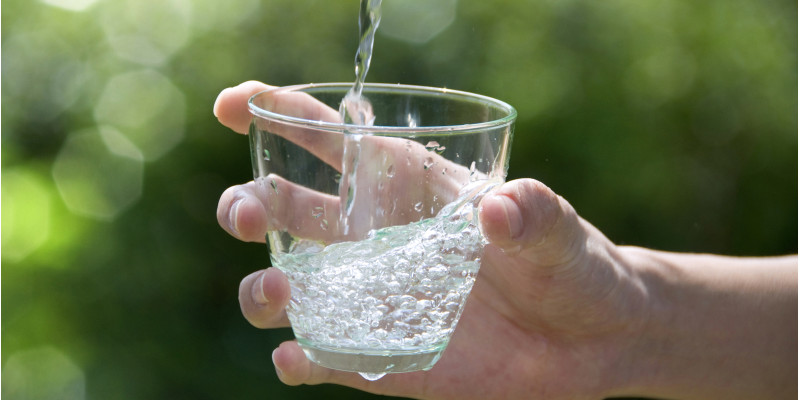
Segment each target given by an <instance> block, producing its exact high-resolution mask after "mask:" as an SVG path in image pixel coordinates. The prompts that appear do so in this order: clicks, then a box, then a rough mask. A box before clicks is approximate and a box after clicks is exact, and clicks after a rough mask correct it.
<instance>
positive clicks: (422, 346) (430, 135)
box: [249, 83, 516, 379]
mask: <svg viewBox="0 0 800 400" xmlns="http://www.w3.org/2000/svg"><path fill="white" fill-rule="evenodd" d="M350 87H351V84H348V83H327V84H308V85H298V86H288V87H281V88H274V89H271V90H268V91H264V92H261V93H258V94H256V95H255V96H253V97H252V98H251V99H250V101H249V107H250V111H251V113H252V114H253V116H254V118H253V120H252V124H251V126H250V133H249V136H250V146H251V158H252V164H253V174H254V178H255V182H256V184H257V185H256V186H257V188H258V189H257V190H258V193H259V196H262V197H263V199H264V204H265V207H266V208H267V214H268V216H269V218H268V219H269V220H268V226H269V227H268V233H267V237H266V239H267V242H268V244H269V249H270V259H271V262H272V266H274V267H276V268H279V269H280V270H281V271H283V272H284V273H285V274H286V276H287V277H288V279H289V282H290V284H291V289H292V297H291V301H290V303H289V305H288V307H287V314H288V316H289V320H290V321H291V324H292V329H293V330H294V334H295V337H296V338H297V341H298V343H299V345H300V346H301V348H302V349H303V351H304V352H305V353H306V356H307V357H308V358H309V359H310V360H311V361H313V362H315V363H317V364H319V365H322V366H325V367H328V368H334V369H339V370H345V371H354V372H359V373H361V374H362V375H363V376H364V377H365V378H367V379H377V378H378V377H380V376H383V374H385V373H395V372H409V371H416V370H428V369H430V368H431V367H433V365H434V363H436V361H437V360H438V359H439V358H440V357H441V355H442V352H443V351H444V350H445V348H446V346H447V344H448V341H449V339H450V337H451V334H452V333H453V330H454V329H455V327H456V323H457V322H458V319H459V317H460V315H461V312H462V310H463V308H464V304H465V302H466V299H467V296H468V294H469V292H470V290H471V288H472V285H473V283H474V282H475V277H476V275H477V273H478V269H479V267H480V263H481V257H482V255H483V248H484V246H485V244H486V240H485V238H484V237H483V235H482V234H481V232H480V228H479V223H478V218H477V216H478V205H479V202H480V200H481V198H482V197H483V196H484V195H485V194H486V193H487V192H489V191H491V190H492V189H493V188H494V187H496V186H497V185H499V184H501V183H502V182H503V181H504V180H505V176H506V171H507V169H508V161H509V152H510V145H511V137H512V132H513V124H514V120H515V118H516V111H515V110H514V108H513V107H511V106H510V105H508V104H506V103H504V102H502V101H499V100H495V99H492V98H489V97H485V96H481V95H477V94H472V93H466V92H461V91H456V90H450V89H440V88H430V87H421V86H410V85H399V84H398V85H391V84H366V85H365V86H364V88H363V92H362V96H363V98H365V99H367V100H368V103H363V104H362V105H367V107H366V108H365V110H361V111H365V112H366V113H367V114H368V116H369V117H370V122H371V125H352V124H344V123H342V122H341V121H342V118H341V117H340V113H339V111H338V109H339V106H340V103H341V102H342V99H343V98H344V97H345V94H346V93H347V92H348V90H349V89H350ZM370 108H371V110H370ZM372 116H374V118H372Z"/></svg>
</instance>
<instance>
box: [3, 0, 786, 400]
mask: <svg viewBox="0 0 800 400" xmlns="http://www.w3.org/2000/svg"><path fill="white" fill-rule="evenodd" d="M389 1H399V0H386V3H388V2H389ZM46 3H69V2H66V1H63V2H59V1H55V0H54V1H47V2H45V1H38V2H37V1H30V0H6V1H4V2H3V5H2V185H3V189H2V203H3V204H2V207H3V208H2V212H3V214H2V217H3V219H2V221H3V226H2V245H3V247H2V256H3V259H2V349H3V352H2V362H3V368H4V369H3V394H4V395H8V396H9V397H8V398H10V399H13V398H18V397H15V395H14V393H7V390H12V389H13V388H15V387H16V386H14V385H17V386H19V385H22V383H20V382H23V383H24V382H27V381H24V380H21V381H20V380H16V381H15V380H14V379H13V377H11V378H9V377H8V376H7V373H9V371H8V368H7V367H8V366H9V365H11V366H12V367H13V368H14V371H16V372H15V373H18V374H19V373H21V372H19V371H22V372H25V371H27V373H29V374H30V375H31V376H35V377H36V378H35V380H34V381H30V382H28V383H30V384H33V385H36V387H38V389H37V390H38V391H37V392H36V393H39V395H31V396H30V397H27V398H48V397H47V396H46V393H48V390H54V391H56V392H57V391H58V390H60V389H59V388H61V387H63V386H64V385H67V384H74V383H75V382H77V383H78V384H80V383H84V384H85V389H84V390H85V394H86V398H88V399H106V398H113V399H184V398H186V399H230V398H236V399H256V398H270V399H279V398H298V399H299V398H308V399H317V398H351V399H357V398H364V399H366V398H374V396H371V395H367V394H363V393H359V392H356V391H354V390H350V389H347V388H341V387H337V386H332V385H321V386H315V387H309V386H305V387H296V388H293V387H286V386H283V385H282V384H280V383H279V381H278V380H277V378H276V377H275V374H274V370H273V367H272V363H271V360H270V353H271V351H272V349H273V348H275V347H276V346H277V345H278V344H279V343H280V342H281V341H284V340H288V339H290V338H291V332H290V331H289V330H286V329H283V330H274V331H259V330H257V329H255V328H253V327H251V326H249V325H248V323H247V322H246V321H245V320H244V319H243V318H242V316H241V314H240V312H239V307H238V303H237V290H238V284H239V280H240V279H241V278H242V277H244V276H245V275H247V274H249V273H250V272H252V271H254V270H256V269H259V268H263V267H266V266H267V264H268V256H267V248H266V246H264V245H261V244H248V243H239V242H237V241H236V240H234V239H233V238H231V237H230V236H228V235H227V234H226V233H225V232H224V231H223V230H222V229H221V228H219V227H218V226H217V222H216V218H215V210H216V204H217V200H218V198H219V195H220V194H221V193H222V191H223V190H224V189H225V188H227V187H228V186H231V185H234V184H237V183H241V182H245V181H247V180H250V179H251V178H252V175H251V167H250V158H249V154H248V142H247V140H246V138H244V137H242V136H240V135H236V134H233V133H230V132H229V131H228V130H227V129H226V128H224V127H222V126H221V125H219V124H218V123H217V121H216V119H215V118H214V116H213V115H212V112H211V110H212V105H213V102H214V99H215V98H216V95H217V94H218V93H219V91H220V90H221V89H223V88H225V87H228V86H233V85H236V84H238V83H239V82H241V81H244V80H248V79H257V80H262V81H265V82H269V83H272V84H275V85H286V84H296V83H307V82H325V81H350V80H352V79H353V78H354V73H353V64H352V63H353V58H354V55H355V50H356V46H357V40H358V38H357V27H356V24H357V14H358V4H357V3H356V2H355V1H351V2H340V1H327V0H325V1H323V0H269V1H257V0H235V1H233V0H232V1H226V2H221V1H217V2H212V1H210V0H166V1H159V2H156V1H143V0H120V1H98V2H96V3H94V4H93V5H91V6H90V7H88V8H87V9H85V10H83V11H70V10H65V9H62V8H59V7H55V6H50V5H47V4H46ZM72 4H78V2H73V3H72ZM797 15H798V13H797V2H795V1H788V0H766V1H755V0H707V1H700V2H698V1H690V0H603V1H588V0H583V1H581V0H558V1H538V2H523V1H511V0H508V1H474V0H461V1H460V2H459V3H458V6H457V8H456V14H455V19H454V20H453V21H452V22H451V23H450V24H449V25H447V27H446V28H445V29H444V30H443V31H442V32H441V33H439V34H438V35H436V36H435V37H433V38H432V39H430V40H429V41H427V42H425V43H409V42H407V41H404V40H401V39H398V38H396V37H390V36H389V35H387V34H386V33H383V32H381V30H380V29H379V33H378V36H377V38H376V43H375V55H374V59H373V63H372V68H371V70H370V73H369V76H368V81H372V82H388V83H397V82H401V83H409V84H420V85H432V86H445V87H448V88H453V89H460V90H466V91H472V92H478V93H481V94H486V95H489V96H493V97H497V98H500V99H502V100H505V101H507V102H508V103H510V104H512V105H513V106H515V107H516V108H517V110H518V112H519V119H518V123H517V125H516V133H515V137H514V144H513V150H512V160H511V167H510V171H509V179H513V178H520V177H533V178H536V179H539V180H541V181H543V182H544V183H545V184H547V185H549V186H550V187H551V188H553V189H554V190H555V191H556V192H558V193H559V194H561V195H562V196H564V197H565V198H566V199H567V200H568V201H570V202H571V203H572V205H573V206H574V207H575V208H576V209H577V210H578V212H579V213H580V214H581V215H582V216H583V217H584V218H585V219H587V220H588V221H590V222H591V223H593V224H595V225H596V226H597V227H598V228H600V229H601V230H602V231H603V232H604V233H605V234H606V235H607V236H608V237H609V238H610V239H612V240H613V241H615V242H616V243H620V244H630V245H640V246H647V247H653V248H658V249H663V250H671V251H687V252H713V253H725V254H733V255H772V254H780V253H795V252H797V243H798V237H797V232H798V226H797V221H798V215H797V204H798V198H797V194H798V189H797V182H798V176H797V171H798V168H797V167H798V162H797V155H798V153H797V148H798V147H797V145H798V143H797V138H798V129H797V109H798V104H797V98H798V97H797V87H798V82H797V76H798V75H797V71H798V69H797V59H798V57H797ZM391 18H392V15H391V14H389V13H385V15H384V19H385V23H386V24H387V26H388V24H389V19H391ZM114 85H116V86H114ZM164 88H168V89H164ZM109 91H110V92H109ZM98 126H101V127H102V129H101V128H98ZM98 132H105V133H103V134H100V133H98ZM109 132H110V133H109ZM176 132H178V133H180V132H182V133H183V135H182V136H180V135H177V136H176V135H175V133H176ZM148 135H149V136H148ZM126 138H127V139H126ZM169 138H172V139H170V140H174V141H175V142H174V145H168V146H167V145H164V144H163V142H162V140H163V141H167V139H169ZM162 145H163V146H162ZM67 192H69V193H72V194H69V193H67ZM95 202H97V204H95ZM81 204H83V205H81ZM42 349H45V350H42ZM37 357H38V358H37ZM48 357H49V358H48ZM42 358H44V359H47V360H50V361H48V362H49V363H50V364H47V363H45V364H43V363H41V362H39V361H36V362H34V361H35V360H40V359H42ZM31 360H34V361H31ZM21 365H22V366H24V365H28V366H31V365H33V367H30V368H28V369H25V368H23V367H20V366H21ZM47 365H51V366H53V367H52V368H50V367H46V366H47ZM64 365H66V366H67V367H70V366H71V368H66V367H64ZM37 366H38V367H37ZM37 368H39V369H38V370H37ZM37 371H38V372H37ZM42 371H46V373H45V372H42ZM22 375H24V374H22ZM65 382H66V383H65ZM486 384H487V385H491V384H492V383H491V382H486ZM31 390H33V389H31ZM31 393H33V392H31ZM42 393H44V394H42ZM21 398H25V397H21ZM77 398H79V397H77Z"/></svg>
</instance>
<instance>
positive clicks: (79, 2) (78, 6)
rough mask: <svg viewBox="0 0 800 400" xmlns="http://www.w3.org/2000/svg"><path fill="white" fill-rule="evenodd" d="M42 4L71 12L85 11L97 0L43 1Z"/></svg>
mask: <svg viewBox="0 0 800 400" xmlns="http://www.w3.org/2000/svg"><path fill="white" fill-rule="evenodd" d="M41 1H42V3H44V4H47V5H51V6H54V7H58V8H62V9H64V10H69V11H84V10H86V9H87V8H89V7H91V6H93V5H94V3H97V0H41Z"/></svg>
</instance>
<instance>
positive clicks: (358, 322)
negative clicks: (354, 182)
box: [273, 199, 484, 379]
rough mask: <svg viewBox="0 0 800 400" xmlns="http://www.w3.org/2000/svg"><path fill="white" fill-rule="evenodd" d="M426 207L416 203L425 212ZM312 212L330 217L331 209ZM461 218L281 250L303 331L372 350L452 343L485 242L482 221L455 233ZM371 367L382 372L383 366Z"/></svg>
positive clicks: (316, 341) (321, 341)
mask: <svg viewBox="0 0 800 400" xmlns="http://www.w3.org/2000/svg"><path fill="white" fill-rule="evenodd" d="M456 201H461V202H462V204H463V202H464V201H465V200H464V199H461V200H456ZM468 204H471V203H468ZM425 207H426V206H425V204H423V202H419V203H417V204H416V205H414V208H415V209H416V210H418V212H419V211H422V210H424V209H425ZM469 207H471V206H467V208H469ZM310 211H311V212H312V216H315V218H317V216H318V218H319V219H320V221H324V215H322V214H324V213H323V212H324V211H325V210H324V208H323V207H314V208H313V209H312V210H310ZM459 215H461V213H459ZM454 216H455V214H452V213H450V214H444V213H442V214H441V215H437V216H435V217H433V218H429V219H425V220H422V221H420V222H416V223H412V224H409V225H400V226H393V227H388V228H383V229H380V230H376V231H375V232H373V234H371V235H370V236H369V238H367V239H365V240H362V241H358V242H342V243H335V244H330V245H327V246H326V245H325V244H323V243H320V242H317V241H314V240H309V241H308V242H309V243H308V246H309V247H308V248H307V249H306V248H305V247H303V249H301V247H300V246H299V245H298V246H295V247H294V248H293V251H292V252H291V253H290V254H284V255H280V254H277V255H274V257H273V265H275V266H276V267H278V268H280V269H281V270H282V271H284V272H285V273H286V275H287V277H288V278H289V281H290V284H291V285H292V300H291V302H290V304H289V307H288V308H287V312H288V314H289V317H290V318H291V319H292V321H293V327H294V329H295V334H296V335H297V337H298V338H299V339H302V340H304V341H305V342H307V343H311V344H313V345H317V346H321V347H327V348H341V349H350V350H354V351H362V352H366V353H369V352H385V351H389V352H391V351H404V352H415V351H420V352H422V351H428V350H427V349H430V348H431V346H432V345H436V344H441V343H446V342H447V340H449V337H450V334H451V333H452V331H453V329H454V327H455V324H456V322H457V320H458V316H459V315H460V312H459V311H460V309H461V307H462V306H463V304H464V300H466V297H467V294H468V293H469V291H470V289H471V288H472V284H473V283H474V282H475V274H474V273H472V272H473V269H474V271H477V268H478V266H479V264H480V256H481V251H482V248H483V245H484V242H483V241H482V240H481V237H482V236H481V234H480V230H479V229H478V227H477V225H476V221H474V220H473V221H467V225H466V227H465V228H464V229H463V230H456V232H455V233H452V232H451V231H453V230H452V229H448V227H449V226H451V225H453V224H458V225H459V226H461V225H462V224H463V223H464V221H462V220H461V219H460V217H454ZM321 226H322V225H321ZM295 250H296V251H295ZM462 271H467V272H468V273H467V274H466V275H465V276H463V277H462V276H461V274H460V272H462ZM350 350H348V351H350ZM366 353H365V354H366ZM366 371H369V374H368V375H369V376H370V377H378V374H374V372H375V371H380V370H371V369H366ZM376 379H377V378H376Z"/></svg>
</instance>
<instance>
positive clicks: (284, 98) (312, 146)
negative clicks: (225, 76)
mask: <svg viewBox="0 0 800 400" xmlns="http://www.w3.org/2000/svg"><path fill="white" fill-rule="evenodd" d="M275 88H276V87H275V86H270V85H267V84H264V83H261V82H257V81H247V82H244V83H242V84H240V85H239V86H235V87H231V88H227V89H225V90H223V91H222V92H220V94H219V95H218V96H217V100H216V101H215V102H214V115H215V116H216V117H217V119H218V120H219V122H221V123H222V124H223V125H225V126H227V127H229V128H231V129H233V130H234V131H235V132H238V133H242V134H247V133H248V131H249V128H250V123H251V121H252V120H253V114H251V113H250V108H249V105H248V103H247V102H248V100H249V99H250V98H251V97H252V96H253V95H255V94H256V93H259V92H262V91H265V90H269V89H275ZM255 104H256V106H258V107H260V108H262V109H264V110H268V111H271V112H274V113H277V114H282V115H287V116H291V117H295V118H301V119H306V120H309V121H324V122H332V123H339V122H340V121H341V118H340V115H339V112H338V111H337V110H334V109H333V108H331V107H328V106H327V105H325V104H324V103H322V102H321V101H319V100H316V99H315V98H313V97H311V96H310V95H308V94H306V93H301V92H289V91H281V90H276V91H273V92H270V93H267V94H265V95H264V96H259V97H258V98H257V99H256V100H255ZM257 126H258V127H259V129H261V130H268V131H269V132H270V133H273V134H276V135H279V136H282V137H284V138H286V139H288V140H290V141H292V142H294V143H295V144H297V145H299V146H300V147H303V148H305V149H306V150H308V151H309V152H311V153H312V154H314V155H316V156H317V157H319V158H320V159H321V160H323V161H325V162H326V163H328V164H329V165H331V166H332V167H334V168H336V169H341V162H342V141H343V139H342V135H341V134H338V133H334V132H329V131H325V130H321V129H313V128H305V127H298V126H296V125H293V124H286V123H281V122H273V123H270V124H266V123H265V122H264V120H261V121H259V123H258V124H257Z"/></svg>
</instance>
